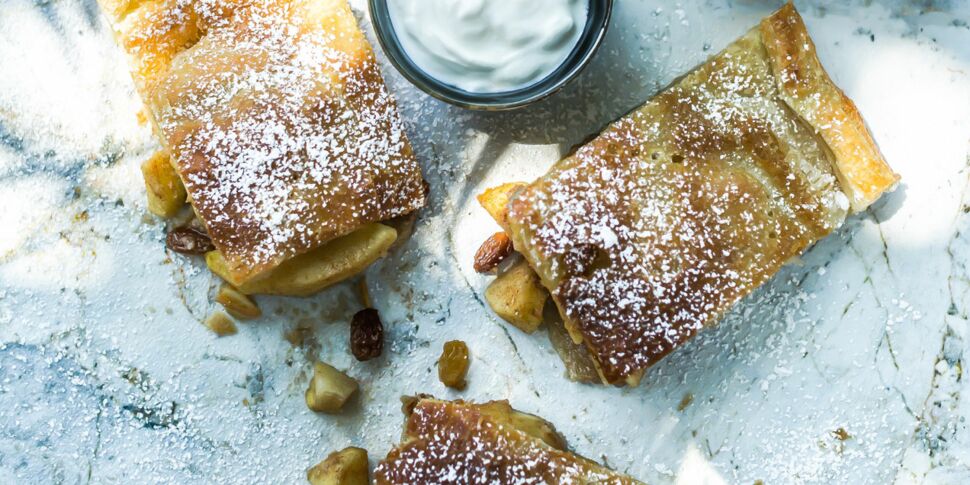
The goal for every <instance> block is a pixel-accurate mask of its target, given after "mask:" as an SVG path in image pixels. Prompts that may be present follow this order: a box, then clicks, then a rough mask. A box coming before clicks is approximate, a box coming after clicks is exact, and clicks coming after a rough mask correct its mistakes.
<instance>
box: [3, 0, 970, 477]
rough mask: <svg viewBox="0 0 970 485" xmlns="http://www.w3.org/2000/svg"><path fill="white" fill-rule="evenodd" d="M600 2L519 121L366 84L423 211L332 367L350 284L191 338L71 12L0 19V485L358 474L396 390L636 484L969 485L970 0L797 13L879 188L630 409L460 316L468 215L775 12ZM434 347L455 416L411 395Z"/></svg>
mask: <svg viewBox="0 0 970 485" xmlns="http://www.w3.org/2000/svg"><path fill="white" fill-rule="evenodd" d="M353 4H354V7H355V10H356V12H357V14H358V16H359V17H360V18H361V20H362V22H364V23H365V24H366V23H367V20H366V15H365V14H364V11H363V4H364V2H362V1H354V2H353ZM617 4H618V5H617V7H618V8H617V12H616V15H615V19H614V24H613V29H612V30H611V32H610V34H609V37H608V40H607V42H606V44H605V46H604V48H603V50H602V51H601V53H600V54H599V55H598V57H597V58H596V59H595V61H594V63H593V65H592V67H591V68H590V69H588V70H587V71H586V72H585V73H584V74H583V76H582V77H581V78H580V79H579V80H578V81H577V82H575V83H573V84H571V85H570V86H569V87H568V88H567V89H566V91H564V92H563V93H561V94H559V95H557V96H556V97H554V98H552V99H550V100H548V101H546V102H544V103H542V104H541V105H539V106H535V107H533V108H530V109H527V110H524V111H520V112H514V113H504V114H480V113H479V114H476V113H468V112H464V111H461V110H458V109H456V108H452V107H448V106H446V105H443V104H441V103H439V102H437V101H435V100H432V99H429V98H428V97H426V96H424V95H422V94H420V93H419V92H417V91H416V90H415V89H414V88H412V87H410V86H409V85H408V84H407V83H406V82H405V81H403V80H402V78H401V77H400V76H398V75H397V74H396V73H395V72H394V71H393V70H392V69H391V68H390V66H388V65H386V64H385V73H386V76H387V77H388V81H389V83H390V85H391V87H392V89H393V90H394V91H395V92H396V93H397V95H398V97H399V99H400V101H401V107H402V111H403V114H404V117H405V118H406V119H407V120H408V122H409V124H410V132H411V134H412V138H413V141H414V144H415V146H416V148H417V150H418V152H419V154H420V156H421V159H422V161H423V163H424V167H425V172H426V175H427V178H428V180H429V182H430V183H431V187H432V192H431V193H432V201H431V204H430V207H429V208H428V209H427V210H425V211H424V212H423V213H422V215H421V219H420V220H419V222H418V225H417V231H416V234H415V236H414V238H413V239H412V240H411V241H410V242H409V243H408V244H407V245H406V246H404V247H403V248H401V249H399V250H397V251H395V252H394V253H392V254H391V255H390V256H389V257H388V258H387V259H385V260H383V261H382V262H380V263H379V264H377V265H376V266H374V267H373V268H372V269H371V270H370V271H369V272H368V273H367V279H366V281H367V285H368V286H369V288H370V290H371V292H372V295H373V298H374V300H375V302H376V306H377V307H378V308H379V309H380V311H381V313H382V316H383V318H384V322H385V327H386V329H387V330H388V336H387V337H388V339H387V343H388V345H387V348H386V349H385V355H384V357H382V358H381V359H378V360H377V361H373V362H368V363H357V362H356V361H354V360H353V358H352V357H351V356H350V354H349V352H348V351H347V339H348V325H347V322H348V321H349V318H350V316H351V315H352V314H353V313H354V312H355V311H356V310H357V309H359V307H360V305H361V304H360V302H359V301H358V299H357V294H356V292H355V290H354V288H353V286H352V284H347V285H342V286H338V287H336V288H333V289H332V290H329V291H327V292H325V293H323V294H321V295H319V296H316V297H313V298H310V299H305V300H299V299H287V298H259V299H258V302H259V304H260V305H261V306H262V307H263V309H264V311H265V313H266V316H265V317H264V318H262V319H260V320H258V321H254V322H249V323H243V324H241V325H240V333H239V334H238V335H236V336H232V337H226V338H216V337H215V336H214V335H213V334H211V333H210V332H209V331H208V330H206V329H205V327H203V326H202V325H201V324H200V321H201V320H202V319H203V318H204V317H205V315H206V314H207V313H208V312H209V311H210V310H212V309H213V308H214V307H213V304H212V303H210V295H211V294H212V292H213V289H214V287H215V286H216V285H217V284H218V282H217V281H216V280H215V279H214V277H212V276H211V275H210V274H209V273H208V271H206V270H205V268H204V267H203V265H202V264H201V262H200V261H198V260H194V259H189V258H184V257H181V256H179V255H176V254H172V253H167V252H166V251H165V249H164V243H163V238H164V233H165V227H164V224H163V223H161V222H160V221H158V220H156V219H154V218H153V217H151V216H150V215H149V214H148V212H147V210H146V204H145V200H144V194H143V186H142V183H141V180H140V172H139V169H138V166H139V163H140V162H141V161H142V160H144V159H145V158H146V157H147V156H148V155H149V154H150V153H151V152H152V151H153V150H154V149H155V148H156V146H157V145H156V143H155V141H153V139H152V137H151V133H150V130H149V129H148V128H147V127H146V126H145V124H144V123H143V122H139V119H140V117H139V110H140V109H141V106H140V102H139V101H138V99H137V97H136V95H135V94H134V92H133V88H132V83H131V80H130V78H129V77H128V74H127V71H126V67H125V65H124V59H123V58H122V56H121V54H120V52H119V50H118V49H117V48H116V47H115V46H114V44H113V40H112V39H111V35H110V32H109V31H108V29H107V28H106V25H105V22H104V20H103V19H102V18H101V17H100V15H99V12H98V9H97V6H96V4H95V2H94V0H6V1H4V2H2V3H0V483H5V484H6V483H64V484H75V483H179V484H194V483H239V484H245V483H301V482H302V481H303V474H304V472H305V470H306V468H307V467H309V466H311V465H312V464H314V463H316V462H317V461H319V460H320V459H322V458H323V457H324V456H325V455H326V454H327V453H329V452H330V451H332V450H334V449H336V448H342V447H344V446H348V445H358V446H363V447H365V448H367V449H369V450H370V452H371V458H372V461H374V460H376V459H377V458H379V457H381V456H383V455H384V454H385V453H386V452H387V450H388V449H389V448H390V447H391V446H392V444H393V443H394V442H396V441H397V440H398V436H399V432H400V427H401V423H402V416H401V414H400V410H399V408H400V404H399V402H398V398H399V397H400V396H401V395H402V394H413V393H418V392H424V393H433V394H435V395H437V396H440V397H446V398H457V397H461V398H466V399H476V400H486V399H509V400H511V402H512V403H513V405H515V406H516V407H518V408H520V409H522V410H524V411H528V412H534V413H539V414H542V415H543V416H545V417H546V418H548V419H550V420H551V421H552V422H554V423H555V424H556V425H557V426H558V428H559V429H560V430H561V431H562V432H563V433H564V434H565V436H566V437H567V438H568V440H569V442H570V444H571V446H572V447H573V448H574V449H575V450H576V451H578V452H579V453H582V454H584V455H587V456H589V457H592V458H595V459H597V460H600V461H603V462H605V463H607V464H608V465H610V466H612V467H614V468H616V469H619V470H622V471H626V472H628V473H630V474H632V475H634V476H637V477H639V478H641V479H643V480H645V481H647V482H648V483H652V484H674V483H675V484H694V483H708V484H722V483H739V484H751V483H756V482H757V481H758V480H761V481H763V482H764V483H766V484H776V483H897V484H905V483H941V484H957V483H970V430H968V427H967V422H966V418H967V416H970V401H967V400H966V399H964V398H963V396H964V391H965V387H966V386H968V385H970V384H968V382H970V381H968V380H966V379H964V377H965V376H964V366H963V357H964V351H965V349H966V348H967V345H968V344H970V337H968V335H967V333H968V331H970V328H968V319H970V273H968V264H970V240H968V239H967V238H968V236H970V232H968V230H970V215H968V213H970V194H968V192H967V187H968V180H970V178H968V175H970V174H968V166H970V27H968V20H970V2H966V1H962V0H952V1H931V0H913V1H898V0H897V1H894V0H868V1H862V0H856V1H850V2H838V3H835V2H825V1H821V0H818V1H803V2H797V4H798V6H799V7H800V9H801V10H802V12H803V14H804V15H805V18H806V22H807V24H808V26H809V29H810V31H811V32H812V34H813V36H814V38H815V41H816V43H817V45H818V49H819V54H820V56H821V58H822V60H823V63H824V64H825V65H826V66H827V68H828V69H829V70H830V72H831V74H832V75H833V77H834V78H835V80H836V82H837V83H838V84H840V85H841V86H842V87H843V88H844V89H845V90H846V91H847V93H848V94H849V95H850V96H851V97H852V98H854V100H855V101H856V102H857V104H858V106H859V108H860V110H861V111H862V112H863V114H864V115H865V116H866V118H867V120H868V122H869V124H870V126H871V128H872V131H873V133H874V135H875V138H876V139H877V140H878V142H879V143H880V145H881V147H882V148H883V150H884V152H885V155H886V158H887V159H888V160H889V162H890V164H891V165H892V166H893V167H894V169H895V170H896V171H898V172H899V173H900V174H901V175H902V177H903V183H902V185H901V186H900V187H899V188H898V189H897V190H896V191H895V192H893V193H892V194H890V195H888V196H886V197H884V198H883V199H882V200H881V201H880V202H879V203H877V204H876V205H875V206H874V207H873V208H872V209H870V210H869V211H868V212H866V213H864V214H860V215H858V216H855V217H853V218H852V219H851V220H850V221H849V223H848V224H846V226H845V227H844V228H843V229H841V230H840V231H839V232H838V233H837V234H835V235H833V236H831V237H829V238H828V239H826V240H824V241H822V242H820V243H819V244H817V245H816V246H815V247H813V248H812V249H811V250H810V251H809V252H808V253H807V254H805V255H804V257H803V258H802V260H803V261H802V264H800V265H797V266H790V267H787V268H785V269H784V270H783V271H782V272H781V273H780V274H779V275H777V277H776V278H774V279H773V280H772V281H771V282H770V283H769V284H767V285H766V286H765V287H763V288H762V289H761V290H759V291H758V292H757V293H756V294H754V295H752V296H751V297H750V298H748V299H746V300H745V301H744V302H742V304H740V305H739V306H738V307H737V308H736V309H735V311H733V312H731V313H730V314H729V315H728V316H727V317H726V318H725V319H724V321H723V322H721V324H720V325H719V326H718V327H717V328H713V329H711V330H708V331H706V332H704V333H703V334H702V335H701V336H700V337H698V338H697V339H695V340H694V341H692V342H691V343H689V344H688V345H686V346H685V347H683V348H682V349H680V350H679V351H677V352H675V353H674V354H673V355H672V356H670V357H669V358H667V359H666V360H664V361H663V362H662V363H660V364H659V365H657V366H656V367H655V368H653V369H652V370H651V371H650V372H649V374H648V375H647V377H646V378H645V379H644V382H643V384H642V385H641V386H640V387H639V388H636V389H615V388H603V387H596V386H589V385H581V384H575V383H571V382H569V381H567V380H565V379H564V378H563V368H562V364H561V363H560V362H559V361H558V359H557V358H556V357H555V354H554V351H553V350H552V348H551V346H550V344H549V342H548V340H547V339H546V337H545V335H544V334H543V332H539V333H537V334H536V335H532V336H529V335H525V334H522V333H521V332H518V331H517V330H515V329H514V328H512V327H509V326H507V325H505V324H503V323H501V322H500V321H499V320H498V319H497V317H495V316H494V315H493V314H492V313H491V312H490V311H489V310H487V309H486V308H485V307H484V306H483V304H482V300H481V299H480V297H479V295H480V294H481V292H482V290H483V288H484V286H485V285H486V284H487V278H484V277H481V276H479V275H476V274H475V273H474V272H473V271H472V269H471V256H472V254H473V253H474V251H475V249H476V248H477V247H478V244H479V243H480V242H481V240H482V239H483V238H484V237H485V236H487V235H488V234H491V233H492V232H493V231H495V229H496V228H495V226H494V224H493V223H492V222H491V221H490V220H489V219H488V217H487V216H486V215H485V214H484V212H483V211H482V210H481V209H479V208H478V207H477V204H476V203H475V202H474V195H475V194H476V193H477V192H478V191H479V190H480V189H482V188H483V187H486V186H488V185H490V184H494V183H496V182H503V181H508V180H527V179H531V178H532V177H534V176H536V175H537V174H540V173H542V172H543V171H544V170H545V169H546V168H547V167H548V166H549V165H550V164H551V163H552V162H554V161H555V160H556V159H557V158H558V157H559V156H560V154H562V153H563V152H564V151H565V150H567V149H568V148H569V147H570V146H572V145H574V144H576V143H578V142H580V141H581V140H583V139H584V138H585V137H586V136H587V135H589V134H591V133H594V132H596V131H597V130H598V129H599V127H601V126H603V125H604V124H605V123H607V122H608V121H610V120H612V119H614V118H616V117H617V116H619V115H621V114H623V113H624V112H626V111H628V110H629V109H631V108H633V107H634V106H636V105H637V104H638V103H639V102H641V101H643V100H645V99H646V98H648V97H649V96H650V95H651V94H652V93H654V92H656V91H657V90H658V89H659V88H661V87H662V86H663V85H665V84H667V83H669V82H670V81H671V80H673V79H674V78H675V77H676V76H678V75H679V74H681V73H683V72H685V71H686V70H688V69H689V68H690V67H692V66H693V65H695V64H697V63H699V62H701V61H703V60H704V59H705V58H706V57H707V56H708V55H710V54H712V53H714V52H716V51H717V50H719V49H720V48H721V47H723V46H724V45H726V44H727V43H729V42H730V41H731V40H732V39H733V38H734V37H736V36H738V35H740V34H741V33H742V32H744V31H745V30H746V29H747V28H748V27H750V26H752V25H755V23H756V22H757V20H758V19H759V18H760V17H761V16H763V15H765V14H767V13H769V12H770V11H771V10H772V9H773V8H775V7H777V6H778V5H779V2H777V1H757V0H722V1H718V0H706V1H696V2H687V1H681V2H667V1H648V0H618V2H617ZM294 329H304V333H305V334H306V335H307V338H306V339H305V341H304V342H303V343H302V344H299V345H293V344H291V342H289V341H288V339H287V338H285V336H286V335H289V336H291V337H292V336H293V335H294V334H293V333H292V332H293V330H294ZM456 338H458V339H462V340H465V341H467V342H468V343H469V345H470V347H471V351H472V354H473V359H472V365H471V371H470V375H469V382H470V385H469V387H468V389H467V390H466V391H464V392H461V393H458V392H454V391H450V390H446V389H445V388H443V387H442V386H441V385H440V384H439V383H438V381H437V378H436V372H435V368H434V362H435V360H436V358H437V356H438V354H439V352H440V348H441V345H442V343H443V342H445V341H446V340H450V339H456ZM317 357H319V358H321V359H323V360H326V361H329V362H331V363H332V364H334V365H335V366H337V367H340V368H344V369H348V372H349V373H350V374H351V375H353V376H354V377H356V378H357V379H358V380H359V381H360V383H361V390H362V392H361V393H360V396H359V397H358V398H357V399H356V400H355V401H354V402H353V403H352V404H351V406H350V409H349V410H348V412H347V413H345V414H344V415H341V416H336V417H329V416H321V415H316V414H314V413H312V412H310V411H309V410H308V409H307V408H306V406H305V404H304V402H303V390H304V389H305V387H306V384H307V376H308V373H309V372H310V362H311V361H312V359H314V358H317Z"/></svg>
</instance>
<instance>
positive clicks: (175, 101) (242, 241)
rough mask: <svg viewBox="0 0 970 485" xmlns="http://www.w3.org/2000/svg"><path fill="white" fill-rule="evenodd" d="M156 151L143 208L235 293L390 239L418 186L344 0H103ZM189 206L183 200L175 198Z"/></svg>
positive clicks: (290, 291) (288, 291)
mask: <svg viewBox="0 0 970 485" xmlns="http://www.w3.org/2000/svg"><path fill="white" fill-rule="evenodd" d="M100 1H101V6H102V9H103V10H104V12H105V13H106V15H107V16H108V18H109V20H110V23H111V25H112V27H113V29H114V32H115V34H116V37H117V40H118V43H119V44H120V45H121V47H122V48H123V49H124V50H125V52H126V53H127V54H128V56H129V58H130V63H131V67H132V72H133V77H134V80H135V85H136V87H137V90H138V92H139V93H140V95H141V97H142V99H143V100H144V102H145V106H146V107H147V113H148V119H149V120H150V122H151V124H152V126H153V128H154V131H155V133H156V135H157V136H158V140H159V142H160V144H161V146H162V150H161V151H160V152H159V153H158V154H156V155H155V156H153V157H151V158H150V159H149V160H148V161H147V162H146V163H145V165H144V166H143V172H144V174H145V178H146V186H147V188H148V196H149V208H150V209H151V210H152V212H155V213H156V214H159V215H161V216H165V217H177V214H179V212H180V211H181V210H182V206H183V204H184V203H185V202H186V201H188V202H189V203H190V204H191V208H192V211H191V212H190V214H191V215H194V218H193V219H194V220H193V221H192V222H187V221H185V220H183V223H184V227H177V228H176V229H175V230H174V232H173V234H170V235H169V236H170V237H169V246H170V247H171V248H173V249H175V250H178V251H181V252H189V253H196V254H201V253H205V257H206V262H207V263H208V266H209V267H210V268H211V269H212V271H213V272H215V273H216V274H218V275H219V276H221V277H222V278H223V279H225V280H226V281H227V282H229V283H230V284H231V285H232V287H233V288H234V289H235V290H238V291H239V292H241V293H242V294H253V293H268V294H285V295H307V294H311V293H314V292H316V291H319V290H320V289H322V288H324V287H326V286H328V285H330V284H333V283H335V282H337V281H340V280H342V279H345V278H347V277H349V276H352V275H354V274H356V273H358V272H360V271H361V270H363V269H364V268H366V267H367V266H368V265H369V264H370V263H372V262H373V261H375V260H376V259H378V258H380V257H381V256H382V255H383V254H385V252H386V251H387V250H388V248H390V247H391V245H392V244H393V243H394V242H395V240H397V239H398V237H399V234H398V231H399V229H400V225H399V223H400V222H401V221H403V220H406V218H407V217H408V216H410V215H412V214H413V213H414V211H416V210H417V209H419V208H420V207H422V205H423V204H424V200H425V195H426V194H425V192H426V188H425V185H424V181H423V179H422V176H421V172H420V169H419V167H418V163H417V161H416V160H415V157H414V154H413V152H412V149H411V146H410V144H409V142H408V138H407V136H406V134H405V132H404V129H403V126H402V122H401V119H400V117H399V115H398V112H397V108H396V105H395V102H394V100H393V99H392V97H391V96H390V94H389V93H388V91H387V88H386V87H385V85H384V82H383V80H382V78H381V73H380V71H379V68H378V65H377V62H376V60H375V57H374V54H373V51H372V50H371V47H370V45H369V44H368V42H367V40H366V39H365V37H364V35H363V33H362V32H361V30H360V29H359V27H358V25H357V22H356V19H355V18H354V16H353V13H352V12H351V10H350V7H349V5H348V4H347V2H346V0H239V1H233V0H197V1H183V0H100ZM183 212H186V211H183Z"/></svg>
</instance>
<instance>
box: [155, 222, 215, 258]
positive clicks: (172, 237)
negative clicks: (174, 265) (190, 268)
mask: <svg viewBox="0 0 970 485" xmlns="http://www.w3.org/2000/svg"><path fill="white" fill-rule="evenodd" d="M165 246H167V247H168V248H169V249H171V250H172V251H175V252H176V253H182V254H205V253H207V252H209V251H214V250H215V249H216V247H215V246H214V245H213V244H212V239H209V235H208V234H206V232H205V231H204V230H202V229H199V228H197V227H192V226H182V227H177V228H175V229H172V230H171V231H169V233H168V236H166V237H165Z"/></svg>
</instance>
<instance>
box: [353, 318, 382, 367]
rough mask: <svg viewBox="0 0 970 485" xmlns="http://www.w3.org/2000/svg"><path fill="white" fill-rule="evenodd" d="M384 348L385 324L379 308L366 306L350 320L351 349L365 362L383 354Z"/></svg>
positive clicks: (357, 357) (356, 356)
mask: <svg viewBox="0 0 970 485" xmlns="http://www.w3.org/2000/svg"><path fill="white" fill-rule="evenodd" d="M383 350H384V325H382V324H381V317H380V315H379V314H378V313H377V310H375V309H373V308H366V309H364V310H361V311H359V312H357V313H356V314H354V318H353V320H351V322H350V351H351V352H352V353H353V354H354V357H355V358H356V359H357V360H359V361H361V362H364V361H366V360H371V359H376V358H377V357H380V356H381V352H382V351H383Z"/></svg>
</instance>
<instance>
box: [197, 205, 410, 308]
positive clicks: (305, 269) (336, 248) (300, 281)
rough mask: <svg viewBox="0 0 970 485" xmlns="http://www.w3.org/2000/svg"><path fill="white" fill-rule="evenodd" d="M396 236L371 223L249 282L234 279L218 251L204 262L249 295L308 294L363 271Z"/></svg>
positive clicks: (388, 230)
mask: <svg viewBox="0 0 970 485" xmlns="http://www.w3.org/2000/svg"><path fill="white" fill-rule="evenodd" d="M396 239H397V231H395V230H394V229H393V228H391V227H388V226H385V225H383V224H376V223H375V224H368V225H366V226H364V227H362V228H360V229H358V230H356V231H354V232H352V233H350V234H348V235H346V236H343V237H339V238H337V239H334V240H333V241H330V242H328V243H327V244H324V245H323V246H321V247H319V248H317V249H314V250H313V251H310V252H308V253H306V254H303V255H300V256H297V257H295V258H293V259H290V260H288V261H286V262H284V263H283V264H281V265H280V266H279V267H277V268H276V269H274V270H272V271H270V272H269V274H267V275H264V276H261V277H258V278H256V279H255V280H250V281H246V282H236V281H233V280H232V276H231V275H230V274H229V270H228V267H227V265H226V260H225V258H224V257H223V255H222V253H220V252H219V251H211V252H209V253H206V255H205V261H206V264H208V266H209V269H211V270H212V272H213V273H215V274H217V275H219V276H221V277H222V279H224V280H226V281H229V282H230V283H232V284H233V286H235V287H236V288H238V289H239V291H241V292H242V293H244V294H246V295H254V294H260V295H286V296H309V295H312V294H314V293H316V292H318V291H320V290H323V289H324V288H326V287H328V286H331V285H333V284H335V283H339V282H340V281H343V280H345V279H347V278H349V277H351V276H354V275H356V274H357V273H360V272H361V271H363V270H364V269H366V268H367V267H368V266H370V264H371V263H373V262H374V261H377V260H378V259H380V258H381V257H382V256H384V254H385V253H387V250H388V249H389V248H390V247H391V245H393V244H394V241H395V240H396Z"/></svg>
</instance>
